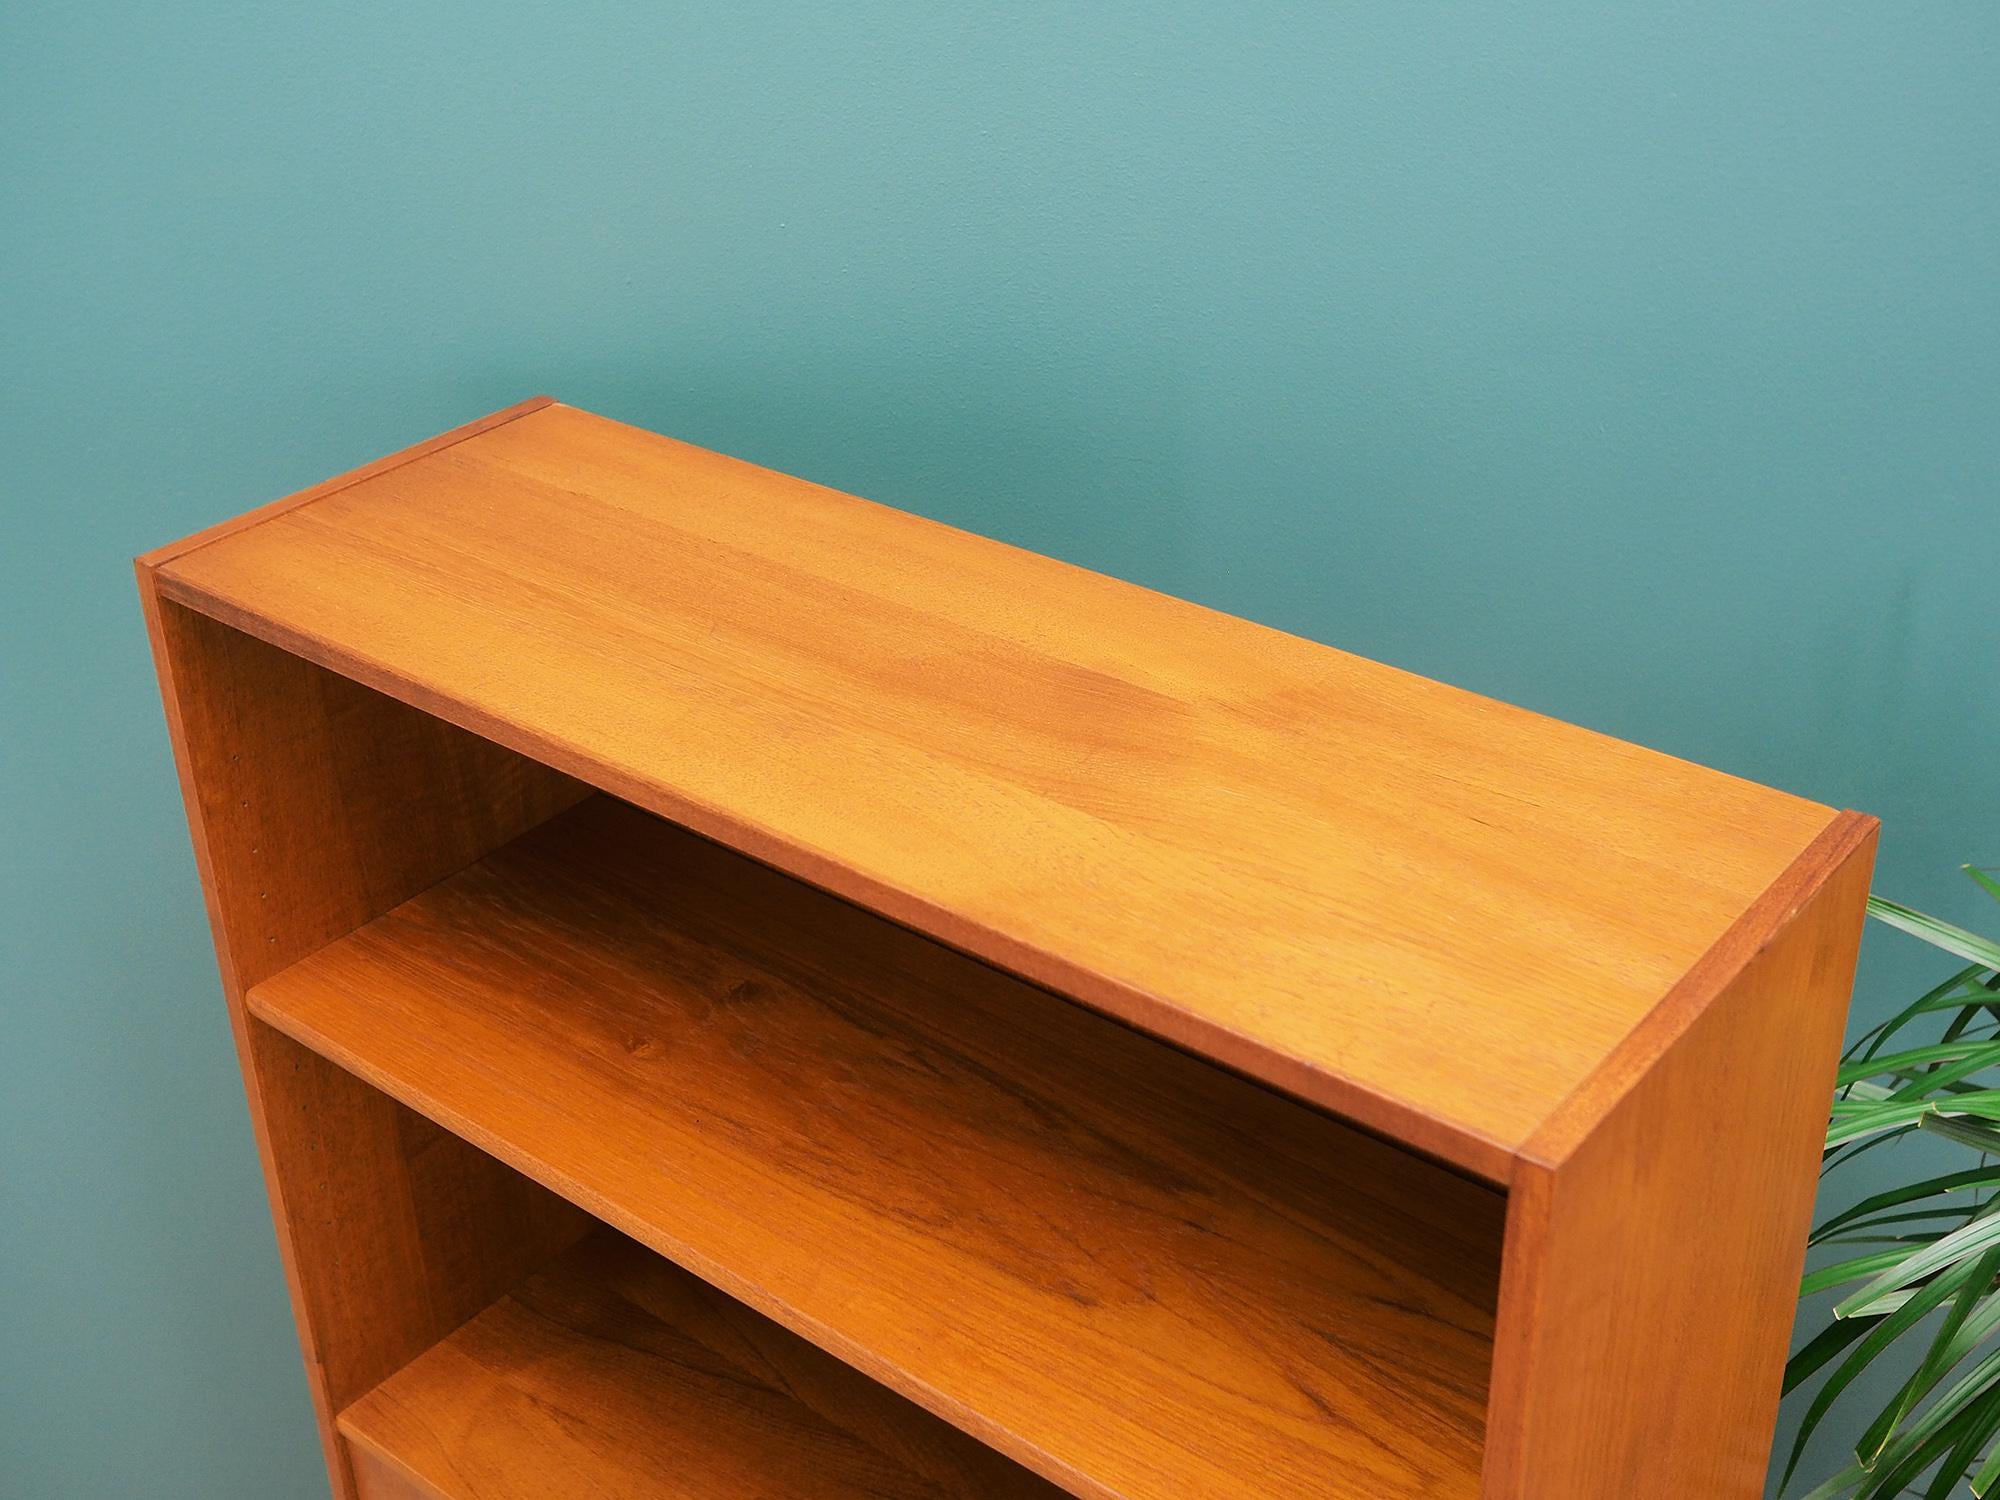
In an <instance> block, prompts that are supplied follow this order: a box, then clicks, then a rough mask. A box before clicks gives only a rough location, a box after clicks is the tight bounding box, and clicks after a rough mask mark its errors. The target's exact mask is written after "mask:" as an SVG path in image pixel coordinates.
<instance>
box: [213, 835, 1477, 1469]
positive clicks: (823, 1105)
mask: <svg viewBox="0 0 2000 1500" xmlns="http://www.w3.org/2000/svg"><path fill="white" fill-rule="evenodd" d="M250 1004H251V1006H252V1009H253V1010H254V1012H255V1014H256V1015H257V1016H258V1017H259V1018H261V1019H262V1020H265V1021H268V1022H269V1023H270V1024H271V1025H273V1026H275V1027H278V1028H280V1029H282V1030H283V1031H285V1032H286V1033H287V1034H289V1035H290V1036H292V1037H294V1038H296V1039H297V1040H298V1041H299V1042H301V1043H303V1044H304V1045H306V1046H308V1047H311V1048H312V1049H314V1050H315V1051H318V1052H321V1053H323V1054H324V1055H326V1056H327V1057H329V1058H331V1059H333V1060H334V1061H336V1062H338V1063H340V1064H341V1065H342V1066H343V1067H346V1068H349V1069H351V1070H353V1071H354V1072H355V1073H357V1074H359V1075H360V1076H361V1077H363V1078H365V1079H367V1080H369V1081H370V1082H372V1083H374V1084H376V1085H377V1086H379V1087H381V1088H382V1089H384V1090H385V1091H387V1092H388V1093H390V1094H392V1095H394V1096H395V1097H397V1098H398V1099H400V1100H402V1101H404V1102H406V1103H408V1104H409V1105H411V1106H412V1107H414V1108H416V1109H418V1110H421V1111H422V1112H424V1113H425V1114H427V1115H429V1116H431V1117H432V1118H434V1119H436V1120H438V1121H439V1122H441V1123H442V1124H444V1125H445V1126H447V1127H448V1128H450V1129H451V1130H453V1131H456V1132H458V1133H460V1134H463V1135H465V1136H466V1137H468V1138H469V1139H471V1140H472V1141H473V1142H475V1143H476V1144H478V1145H479V1146H481V1147H482V1148H483V1149H485V1150H488V1151H491V1152H492V1153H493V1154H495V1155H496V1156H498V1157H500V1158H502V1159H503V1160H505V1161H507V1162H509V1163H510V1164H512V1165H514V1166H517V1167H519V1168H520V1169H521V1170H522V1171H524V1172H527V1173H529V1174H530V1175H532V1176H534V1177H535V1178H537V1179H538V1180H539V1181H541V1182H543V1183H545V1184H547V1185H548V1186H550V1187H552V1188H554V1189H556V1190H557V1191H559V1192H561V1193H562V1194H563V1195H564V1196H566V1197H568V1198H570V1199H572V1200H573V1201H575V1202H577V1203H579V1204H581V1205H582V1206H584V1207H585V1208H587V1209H589V1210H590V1212H592V1213H593V1214H595V1215H597V1216H598V1217H600V1218H602V1219H605V1220H607V1221H608V1222H610V1223H612V1224H614V1225H616V1226H618V1227H619V1228H621V1229H623V1230H625V1231H626V1232H628V1233H630V1234H632V1235H634V1236H635V1237H637V1238H639V1239H641V1240H643V1241H644V1242H645V1243H647V1244H648V1245H650V1246H652V1247H653V1248H654V1249H656V1250H658V1251H660V1252H661V1253H663V1254H665V1255H667V1256H669V1257H670V1258H672V1259H674V1260H675V1261H677V1262H679V1263H680V1264H682V1265H684V1266H686V1267H688V1268H690V1269H692V1270H693V1271H695V1272H696V1273H698V1274H699V1275H701V1276H702V1277H703V1278H705V1279H707V1280H708V1281H710V1282H712V1283H714V1284H715V1285H717V1286H719V1287H721V1288H722V1289H723V1290H725V1291H727V1292H728V1293H729V1294H731V1295H732V1296H734V1297H737V1298H739V1299H741V1300H742V1301H744V1302H746V1303H748V1304H750V1305H752V1306H753V1307H756V1308H758V1309H759V1310H761V1311H763V1312H765V1313H767V1314H769V1315H770V1316H772V1317H774V1318H776V1319H777V1320H779V1321H780V1322H782V1323H784V1324H785V1325H786V1326H788V1327H790V1328H791V1329H792V1330H794V1331H795V1332H797V1333H799V1334H801V1335H802V1336H804V1337H806V1338H808V1339H810V1340H812V1341H813V1342H815V1343H817V1344H819V1345H820V1346H821V1347H823V1348H826V1349H828V1350H830V1351H832V1352H833V1353H835V1354H837V1355H839V1356H840V1357H841V1358H843V1359H845V1360H847V1361H848V1362H849V1363H851V1364H854V1365H856V1366H858V1367H859V1368H860V1369H862V1370H863V1371H865V1372H867V1373H868V1374H870V1375H872V1376H875V1377H876V1378H878V1379H880V1380H881V1381H883V1382H884V1383H886V1384H888V1385H890V1386H892V1387H894V1388H895V1389H896V1390H898V1391H900V1392H902V1393H903V1394H905V1395H907V1396H909V1397H911V1398H912V1399H914V1400H916V1401H918V1402H920V1403H921V1404H923V1405H925V1406H927V1407H928V1408H930V1409H931V1410H932V1411H934V1412H936V1413H937V1414H939V1415H941V1416H943V1417H945V1418H946V1419H948V1420H950V1421H952V1422H953V1423H955V1424H957V1425H958V1426H960V1427H962V1428H964V1429H965V1430H967V1431H969V1432H971V1433H973V1434H974V1435H976V1436H978V1437H980V1438H981V1439H983V1440H985V1441H987V1442H990V1443H991V1444H993V1445H994V1446H995V1447H997V1448H999V1449H1001V1450H1002V1451H1004V1452H1006V1453H1008V1454H1009V1455H1010V1456H1012V1457H1014V1458H1016V1459H1018V1460H1020V1461H1021V1462H1023V1463H1025V1464H1027V1465H1029V1466H1031V1467H1033V1468H1034V1469H1036V1470H1037V1471H1039V1472H1040V1473H1042V1474H1043V1475H1045V1476H1046V1477H1048V1478H1049V1479H1051V1480H1053V1481H1055V1482H1057V1483H1059V1484H1062V1485H1063V1486H1065V1487H1067V1488H1069V1489H1070V1490H1072V1491H1073V1492H1075V1493H1076V1494H1079V1495H1083V1496H1087V1497H1099V1500H1109V1497H1114V1496H1115V1497H1121V1500H1185V1497H1189V1496H1195V1495H1199V1496H1203V1497H1209V1500H1224V1497H1239V1496H1240V1497H1246V1500H1247V1497H1251V1496H1255V1497H1257V1500H1285V1497H1304V1496H1312V1497H1316V1500H1380V1497H1383V1496H1388V1495H1395V1496H1399V1497H1402V1496H1411V1497H1414V1496H1427V1497H1444V1496H1455V1497H1470V1496H1472V1495H1474V1494H1476V1493H1477V1489H1478V1476H1479V1467H1480V1455H1481V1426H1482V1417H1483V1412H1484V1407H1485V1399H1486V1383H1487V1377H1488V1361H1489V1357H1490V1338H1491V1328H1492V1323H1491V1314H1492V1308H1493V1305H1494V1297H1495V1295H1496V1285H1495V1283H1496V1277H1497V1273H1498V1266H1499V1255H1500V1234H1501V1215H1502V1209H1503V1200H1502V1199H1501V1198H1500V1196H1499V1195H1497V1194H1495V1193H1494V1192H1492V1191H1491V1190H1489V1189H1487V1188H1485V1187H1483V1186H1481V1185H1479V1184H1477V1183H1474V1182H1472V1181H1470V1180H1468V1179H1465V1178H1461V1177H1459V1176H1456V1175H1454V1174H1453V1173H1451V1172H1449V1171H1447V1170H1445V1169H1443V1168H1440V1167H1436V1166H1433V1165H1429V1164H1427V1163H1425V1162H1424V1161H1422V1160H1421V1159H1419V1158H1416V1157H1413V1156H1410V1155H1408V1154H1406V1153H1404V1152H1401V1151H1398V1150H1396V1149H1394V1148H1393V1147H1390V1146H1388V1145H1386V1144H1384V1143H1382V1142H1380V1141H1377V1140H1374V1139H1372V1138H1370V1137H1367V1136H1365V1135H1362V1134H1360V1133H1358V1132H1355V1131H1353V1130H1350V1129H1348V1128H1346V1127H1344V1126H1342V1125H1341V1124H1339V1123H1338V1122H1336V1121H1334V1120H1332V1119H1330V1118H1328V1117H1326V1116H1324V1115H1321V1114H1318V1113H1316V1112H1315V1111H1313V1110H1310V1109H1308V1108H1306V1107H1304V1106H1301V1105H1299V1104H1297V1103H1295V1102H1292V1101H1290V1100H1288V1099H1285V1098H1283V1097H1281V1096H1279V1095H1277V1094H1275V1093H1272V1092H1270V1091H1268V1090H1266V1089H1263V1088H1260V1087H1258V1086H1256V1085H1254V1084H1252V1083H1249V1082H1246V1081H1244V1080H1242V1079H1240V1078H1236V1077H1232V1076H1230V1075H1228V1074H1225V1073H1223V1072H1221V1071H1219V1070H1217V1069H1215V1068H1213V1067H1211V1066H1208V1065H1207V1064H1204V1063H1202V1062H1199V1061H1197V1060H1195V1059H1193V1058H1191V1057H1189V1056H1187V1055H1185V1054H1182V1053H1180V1052H1178V1051H1175V1050H1173V1049H1171V1048H1168V1047H1165V1046H1162V1045H1161V1044H1159V1043H1157V1042H1154V1041H1151V1040H1148V1039H1147V1038H1145V1037H1142V1036H1140V1035H1138V1034H1137V1033H1135V1032H1132V1031H1129V1030H1127V1029H1125V1028H1124V1027H1121V1026H1119V1025H1116V1024H1115V1023H1112V1022H1109V1021H1107V1020H1105V1019H1103V1018H1101V1017H1098V1016H1095V1015H1093V1014H1091V1013H1090V1012H1088V1011H1086V1010H1083V1009H1081V1008H1079V1007H1076V1006H1074V1005H1070V1004H1068V1003H1066V1002H1064V1001H1062V1000H1059V999H1057V998H1055V997H1053V996H1051V995H1048V994H1046V993H1044V992H1042V991H1039V990H1037V989H1034V988H1032V987H1030V986H1028V985H1026V984H1024V983H1022V982H1020V981H1019V980H1016V979H1013V978H1010V977H1008V976H1006V975H1004V974H1001V973H1000V972H998V971H996V970H993V969H990V968H987V967H986V966H984V965H981V964H979V963H976V962H973V961H971V960H969V959H967V958H965V957H963V956H962V955H959V954H957V953H954V952H952V951H951V950H949V949H946V948H944V947H942V946H940V945H938V944H936V943H934V942H930V941H928V940H926V939H924V938H922V937H921V936H919V935H917V934H915V933H912V932H909V931H907V930H905V929H903V928H901V927H898V926H896V925H894V924H892V923H889V922H886V921H883V920H882V919H880V918H878V917H875V916H872V915H869V914H867V913H864V912H861V911H859V910H857V909H855V908H853V907H850V906H848V905H846V904H845V903H843V902H840V901H838V900H835V899H833V898H831V897H829V896H827V895H825V894H823V893H821V892H818V891H815V890H813V889H811V888H810V887H807V886H805V885H802V884H801V883H799V882H797V881H794V880H791V879H788V878H786V877H785V876H783V875H781V874H779V873H777V872H774V871H772V870H769V869H767V868H764V867H762V866H760V865H757V864H755V863H753V862H751V861H749V860H747V859H744V858H742V857H741V856H738V855H735V854H732V853H730V852H728V851H726V850H723V849H721V848H719V847H717V846H715V845H713V844H710V843H708V842H706V841H704V840H702V839H699V838H697V837H695V836H693V835H691V834H689V833H687V832H686V831H685V830H682V829H678V828H675V827H673V826H671V825H669V824H666V823H664V822H661V821H660V820H658V819H656V818H653V817H651V816H649V815H647V814H645V813H643V812H641V811H638V810H636V809H633V808H631V807H628V806H625V805H622V804H620V803H617V802H615V801H613V800H612V799H610V798H596V799H592V800H591V801H588V802H586V803H584V804H583V805H581V806H580V807H578V808H576V809H574V810H572V811H570V812H568V813H565V814H563V815H562V816H560V817H559V818H557V819H556V820H554V821H552V822H550V823H548V824H546V825H544V826H543V827H541V828H539V829H537V830H535V831H533V832H531V833H529V834H527V835H526V836H524V837H523V838H521V839H520V840H517V841H516V842H515V843H513V844H512V845H510V846H508V847H507V848H505V849H503V850H501V851H500V852H498V853H496V854H494V855H492V856H489V857H488V858H486V859H485V860H482V861H481V862H480V863H478V864H477V865H475V866H473V867H471V868H469V869H467V870H465V871H463V872H461V873H460V874H458V875H455V876H453V877H451V878H450V879H447V880H445V881H444V882H442V883H441V884H439V885H438V886H436V887H434V888H433V889H431V890H429V891H427V892H425V893H424V894H423V895H421V896H418V897H417V898H415V899H414V900H412V901H410V902H408V903H406V904H404V905H403V906H401V907H399V908H397V909H396V910H395V911H393V912H391V913H389V914H387V915H386V916H384V917H382V918H380V919H378V920H377V921H375V922H372V923H370V924H369V925H368V926H366V927H364V928H362V929H360V930H359V931H357V932H355V933H353V934H351V935H349V936H348V937H346V938H343V939H340V940H339V941H336V942H334V943H332V944H330V945H328V946H327V947H325V948H323V949H321V950H320V951H318V952H316V953H314V954H311V955H309V956H308V957H306V958H304V959H302V960H301V961H299V962H298V963H295V964H293V965H292V966H291V967H289V968H287V969H286V970H284V971H283V972H281V973H279V974H276V975H274V976H272V977H270V978H268V979H266V980H265V981H264V982H263V983H261V984H260V985H259V986H257V988H256V989H255V990H254V991H253V992H252V995H251V999H250Z"/></svg>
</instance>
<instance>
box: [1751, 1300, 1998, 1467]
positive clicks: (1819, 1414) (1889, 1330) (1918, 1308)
mask: <svg viewBox="0 0 2000 1500" xmlns="http://www.w3.org/2000/svg"><path fill="white" fill-rule="evenodd" d="M1974 1269H1975V1267H1973V1266H1971V1265H1963V1266H1958V1267H1954V1268H1953V1269H1952V1270H1950V1271H1949V1272H1947V1273H1946V1274H1945V1275H1942V1276H1940V1277H1938V1278H1937V1279H1936V1280H1935V1281H1933V1282H1931V1284H1930V1285H1929V1286H1926V1287H1925V1288H1923V1289H1922V1290H1921V1291H1920V1292H1918V1293H1917V1294H1916V1295H1915V1296H1914V1297H1912V1298H1910V1300H1909V1301H1908V1302H1906V1303H1904V1304H1903V1305H1902V1306H1901V1307H1899V1308H1897V1309H1896V1310H1895V1311H1894V1312H1893V1313H1891V1314H1889V1316H1887V1317H1886V1318H1883V1319H1882V1320H1881V1321H1880V1322H1878V1323H1877V1324H1876V1325H1875V1326H1874V1327H1873V1328H1871V1329H1869V1330H1868V1334H1867V1337H1865V1338H1863V1339H1862V1340H1861V1343H1860V1346H1859V1347H1858V1348H1856V1349H1855V1350H1854V1352H1853V1353H1851V1354H1849V1355H1848V1356H1847V1358H1846V1359H1844V1360H1842V1361H1841V1363H1840V1367H1839V1368H1838V1369H1836V1370H1835V1371H1834V1372H1833V1373H1832V1374H1831V1375H1829V1376H1828V1377H1827V1380H1826V1384H1825V1385H1823V1386H1821V1387H1820V1388H1819V1390H1818V1391H1817V1392H1815V1393H1814V1395H1813V1399H1812V1405H1810V1406H1808V1407H1807V1408H1806V1414H1805V1415H1804V1416H1803V1417H1801V1418H1800V1419H1799V1430H1798V1433H1797V1435H1796V1437H1795V1438H1794V1439H1793V1442H1792V1454H1791V1457H1790V1458H1789V1459H1787V1460H1786V1462H1785V1477H1784V1478H1783V1479H1781V1480H1779V1481H1778V1483H1779V1487H1780V1488H1782V1487H1783V1486H1785V1485H1787V1484H1790V1483H1791V1482H1792V1475H1793V1474H1794V1473H1795V1472H1796V1471H1797V1469H1798V1466H1799V1459H1800V1458H1801V1457H1803V1456H1804V1454H1805V1451H1806V1441H1807V1439H1809V1438H1811V1436H1812V1435H1813V1433H1814V1432H1815V1431H1817V1430H1818V1428H1819V1424H1820V1422H1821V1421H1822V1420H1823V1419H1824V1418H1825V1416H1826V1414H1827V1412H1828V1411H1830V1410H1831V1409H1832V1407H1833V1403H1834V1402H1835V1401H1837V1400H1838V1399H1839V1398H1840V1393H1841V1392H1842V1391H1844V1390H1846V1389H1847V1388H1848V1387H1849V1386H1850V1385H1852V1384H1853V1383H1854V1380H1855V1377H1856V1376H1858V1375H1859V1374H1860V1373H1861V1372H1862V1371H1863V1370H1865V1369H1867V1368H1868V1366H1869V1365H1870V1364H1872V1363H1873V1362H1874V1360H1875V1358H1876V1357H1877V1356H1878V1355H1880V1354H1881V1353H1882V1351H1883V1350H1884V1349H1887V1348H1888V1347H1889V1346H1890V1345H1891V1344H1893V1343H1895V1342H1896V1340H1897V1339H1899V1338H1901V1337H1902V1336H1903V1335H1904V1334H1905V1333H1908V1332H1909V1331H1910V1330H1911V1329H1912V1328H1914V1327H1916V1326H1917V1324H1918V1323H1920V1322H1922V1321H1923V1320H1924V1318H1925V1317H1927V1316H1928V1315H1929V1314H1930V1313H1931V1312H1932V1311H1933V1310H1935V1309H1936V1308H1937V1307H1938V1306H1939V1305H1940V1304H1942V1303H1943V1302H1944V1300H1945V1299H1946V1298H1947V1297H1949V1296H1951V1295H1952V1293H1953V1292H1955V1291H1957V1290H1958V1288H1959V1287H1960V1286H1961V1285H1962V1284H1963V1283H1964V1282H1965V1280H1966V1279H1967V1278H1968V1277H1969V1276H1971V1275H1972V1273H1973V1270H1974ZM1835 1313H1836V1316H1838V1315H1839V1311H1838V1309H1836V1310H1835Z"/></svg>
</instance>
